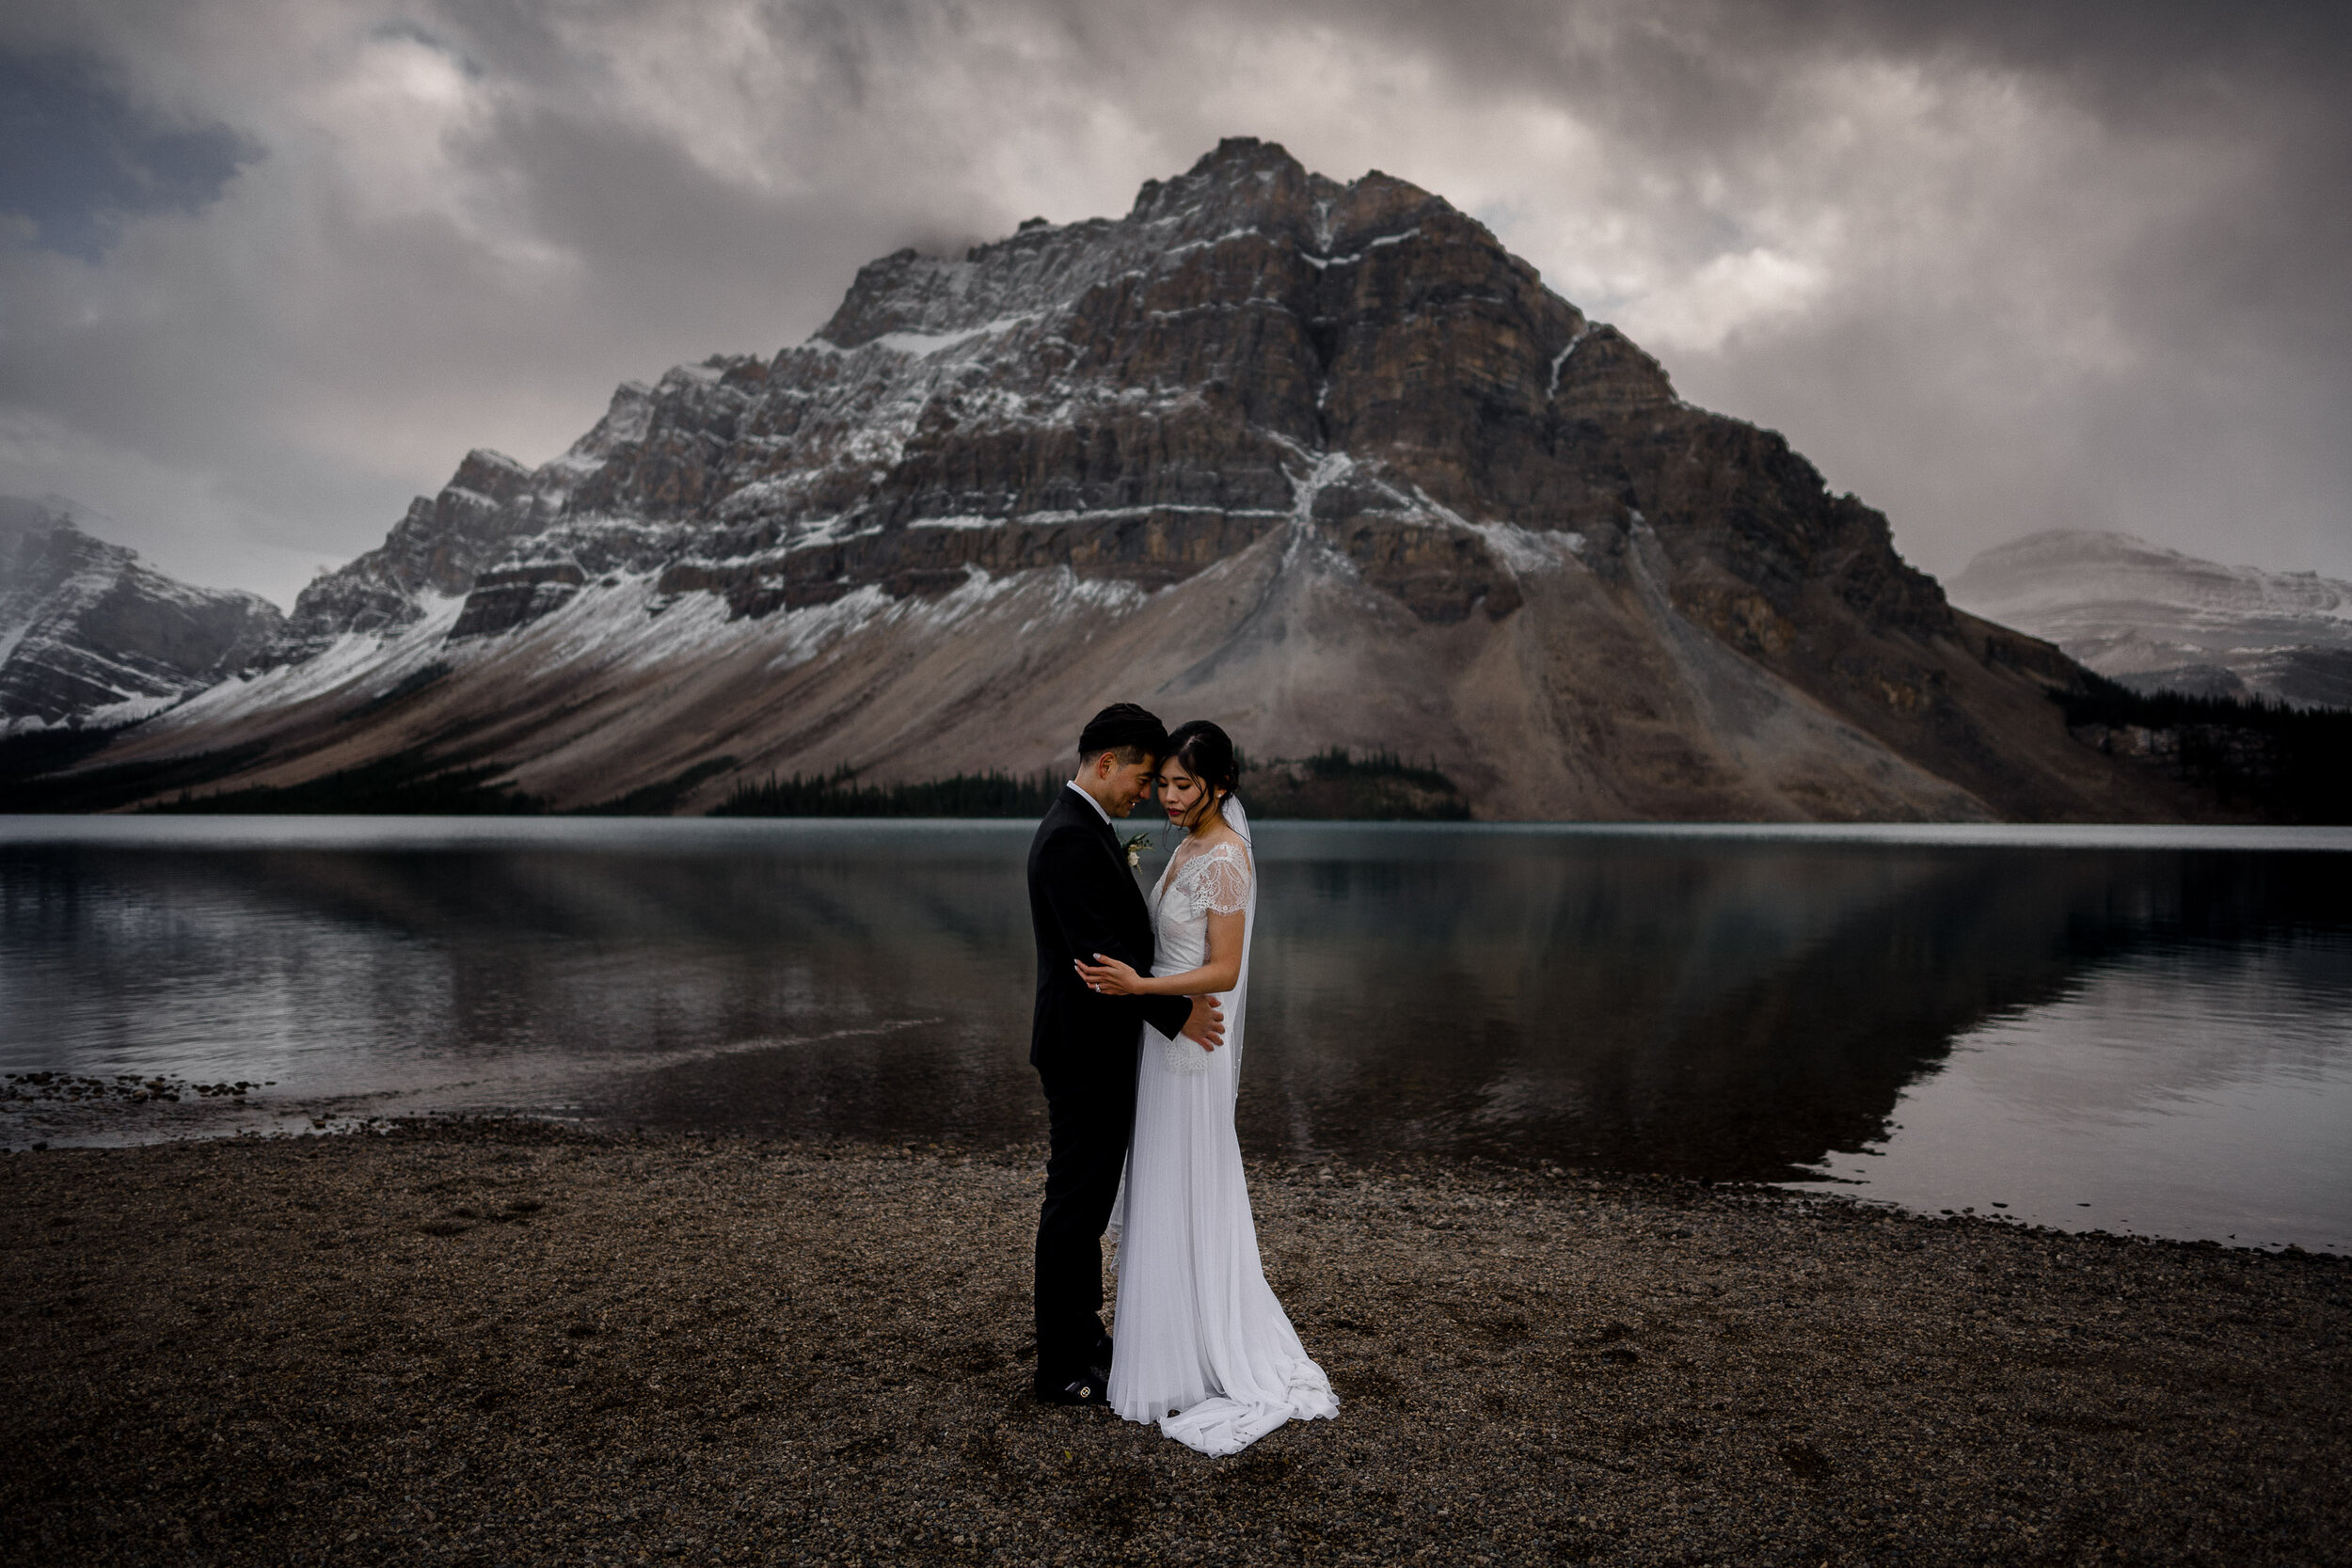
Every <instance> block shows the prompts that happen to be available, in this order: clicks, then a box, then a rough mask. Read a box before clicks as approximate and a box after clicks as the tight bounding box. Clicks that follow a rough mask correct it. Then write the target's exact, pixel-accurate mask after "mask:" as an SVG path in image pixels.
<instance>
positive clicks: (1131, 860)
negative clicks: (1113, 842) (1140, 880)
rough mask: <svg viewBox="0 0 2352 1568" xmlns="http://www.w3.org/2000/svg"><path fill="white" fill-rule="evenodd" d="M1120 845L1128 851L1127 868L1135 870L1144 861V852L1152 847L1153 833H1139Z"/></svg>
mask: <svg viewBox="0 0 2352 1568" xmlns="http://www.w3.org/2000/svg"><path fill="white" fill-rule="evenodd" d="M1120 847H1121V848H1123V849H1125V850H1126V851H1127V869H1128V870H1130V871H1133V870H1134V869H1135V868H1136V866H1138V865H1141V864H1142V863H1143V852H1144V851H1145V850H1146V849H1149V848H1151V847H1152V835H1151V834H1150V833H1137V834H1136V835H1135V837H1133V838H1131V839H1129V840H1128V841H1127V842H1126V843H1125V844H1123V845H1121V846H1120Z"/></svg>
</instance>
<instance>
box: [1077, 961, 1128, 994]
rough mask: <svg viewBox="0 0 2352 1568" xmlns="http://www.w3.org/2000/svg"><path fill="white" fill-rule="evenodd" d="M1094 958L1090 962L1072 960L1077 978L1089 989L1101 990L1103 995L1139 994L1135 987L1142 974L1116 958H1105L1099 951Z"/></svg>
mask: <svg viewBox="0 0 2352 1568" xmlns="http://www.w3.org/2000/svg"><path fill="white" fill-rule="evenodd" d="M1094 959H1095V961H1094V962H1092V963H1088V962H1087V961H1086V960H1085V959H1084V958H1076V959H1073V960H1072V961H1073V964H1074V965H1075V966H1076V968H1077V971H1078V978H1079V979H1081V980H1084V981H1085V982H1086V984H1087V989H1088V990H1096V991H1101V992H1102V993H1103V994H1104V996H1139V995H1141V994H1142V992H1141V991H1140V990H1138V989H1137V988H1138V986H1139V985H1140V983H1141V981H1142V978H1143V976H1141V975H1139V974H1136V972H1135V971H1134V970H1132V969H1130V968H1128V967H1127V966H1126V965H1125V964H1123V963H1120V961H1119V960H1118V959H1117V958H1106V957H1104V955H1103V954H1101V953H1097V954H1095V955H1094Z"/></svg>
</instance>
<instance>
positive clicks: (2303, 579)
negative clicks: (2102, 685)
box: [1951, 531, 2352, 708]
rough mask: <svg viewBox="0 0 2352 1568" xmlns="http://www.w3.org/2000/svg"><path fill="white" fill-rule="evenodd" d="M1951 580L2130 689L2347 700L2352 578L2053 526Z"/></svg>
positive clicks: (1974, 599)
mask: <svg viewBox="0 0 2352 1568" xmlns="http://www.w3.org/2000/svg"><path fill="white" fill-rule="evenodd" d="M1951 594H1952V598H1953V599H1954V601H1955V602H1957V603H1961V604H1964V605H1966V606H1968V608H1969V609H1970V610H1973V611H1974V612H1976V613H1977V614H1979V615H1981V616H1983V617H1985V618H1986V619H1987V620H1992V621H1998V622H2000V623H2001V624H2002V625H2004V626H2014V627H2016V628H2017V629H2018V630H2020V631H2024V632H2029V633H2031V634H2032V635H2034V636H2036V637H2042V638H2047V639H2048V640H2049V641H2053V642H2055V643H2057V644H2058V646H2059V647H2060V648H2061V649H2063V650H2064V651H2065V652H2066V653H2067V654H2068V655H2069V656H2070V657H2074V658H2077V659H2080V660H2081V661H2082V662H2083V663H2084V664H2085V665H2087V666H2088V667H2090V669H2092V670H2095V671H2097V672H2098V673H2100V674H2103V675H2106V676H2107V677H2108V678H2109V679H2112V680H2117V681H2121V682H2122V683H2123V684H2124V685H2126V686H2128V687H2131V688H2132V689H2135V690H2138V691H2149V692H2153V691H2179V692H2183V693H2185V694H2187V695H2191V696H2209V697H2239V698H2243V697H2251V696H2262V697H2269V698H2272V699H2275V700H2277V701H2280V702H2286V703H2293V704H2295V705H2298V706H2304V707H2336V708H2352V583H2346V582H2339V581H2335V580H2333V579H2331V578H2323V577H2321V576H2319V575H2318V574H2317V573H2315V572H2267V571H2264V570H2262V569H2261V568H2259V567H2254V566H2224V565H2222V564H2220V563H2219V562H2212V561H2202V560H2200V559H2198V558H2197V557H2195V556H2191V555H2184V554H2182V553H2181V552H2180V551H2178V550H2171V549H2166V548H2164V547H2162V546H2156V545H2152V544H2150V543H2148V542H2147V541H2146V540H2144V539H2137V538H2134V537H2133V536H2132V535H2130V534H2128V533H2112V532H2091V531H2050V532H2045V533H2036V534H2030V535H2028V536H2026V538H2023V539H2017V540H2012V541H2011V542H2010V543H2009V544H2006V545H2000V546H1995V547H1994V548H1993V549H1989V550H1986V551H1984V552H1983V553H1982V554H1980V555H1979V556H1978V557H1977V558H1976V559H1975V560H1974V561H1972V562H1969V563H1968V567H1967V569H1966V570H1965V571H1963V573H1961V575H1960V576H1959V577H1957V578H1953V579H1952V584H1951Z"/></svg>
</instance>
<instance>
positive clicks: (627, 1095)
mask: <svg viewBox="0 0 2352 1568" xmlns="http://www.w3.org/2000/svg"><path fill="white" fill-rule="evenodd" d="M1142 826H1146V827H1148V826H1149V824H1142ZM1029 832H1030V829H1029V825H1028V824H1026V823H1003V824H997V823H920V822H912V823H911V822H892V823H873V824H865V823H857V824H852V823H834V822H807V821H799V822H792V821H787V822H746V821H645V820H613V819H604V820H597V819H574V820H555V821H544V820H541V821H526V822H521V823H516V822H499V821H482V820H473V821H466V820H447V819H441V820H421V819H369V820H360V819H334V818H303V819H291V818H278V819H270V818H245V819H221V818H212V819H203V818H193V819H191V818H179V819H173V818H97V819H92V818H28V817H19V818H0V1070H5V1071H8V1072H11V1073H18V1074H24V1073H38V1072H47V1073H70V1074H73V1075H76V1076H77V1077H85V1078H96V1079H101V1080H104V1081H106V1082H108V1083H109V1084H112V1083H115V1082H116V1081H117V1080H118V1077H119V1078H120V1086H121V1092H111V1093H108V1094H106V1095H104V1096H103V1097H93V1096H88V1095H85V1097H84V1098H81V1099H73V1098H71V1097H70V1094H71V1091H69V1090H68V1089H67V1088H65V1087H64V1086H62V1085H59V1084H57V1083H56V1082H52V1083H49V1084H47V1085H39V1084H35V1085H25V1084H24V1082H23V1081H22V1080H19V1082H18V1083H17V1084H15V1085H10V1087H12V1088H14V1089H15V1090H16V1092H17V1095H18V1098H16V1099H12V1100H8V1101H5V1103H4V1107H0V1145H6V1146H9V1147H14V1148H24V1147H25V1146H26V1145H28V1144H30V1143H32V1142H34V1141H37V1140H39V1141H46V1142H50V1143H53V1144H68V1143H101V1142H129V1141H138V1140H146V1139H153V1138H159V1137H171V1136H181V1135H188V1134H195V1133H216V1132H233V1131H240V1130H247V1129H251V1130H261V1131H297V1130H299V1131H309V1130H313V1129H314V1128H315V1127H316V1126H317V1125H318V1124H320V1123H325V1124H326V1125H328V1126H330V1127H342V1126H347V1125H351V1124H353V1123H355V1122H360V1121H364V1120H366V1119H367V1118H371V1117H389V1116H403V1115H415V1114H421V1113H441V1112H453V1111H514V1112H520V1113H525V1114H530V1115H537V1116H549V1117H564V1118H571V1119H578V1120H581V1121H586V1122H590V1123H595V1124H599V1125H610V1126H620V1127H640V1126H642V1127H645V1128H648V1129H663V1130H674V1131H683V1130H705V1131H713V1132H744V1133H755V1134H768V1133H800V1132H843V1133H853V1134H858V1135H861V1136H869V1137H870V1136H881V1137H887V1138H892V1139H901V1140H907V1141H920V1142H932V1141H938V1140H942V1139H952V1140H960V1141H965V1142H970V1141H974V1140H1002V1139H1022V1138H1027V1137H1030V1136H1034V1135H1036V1134H1037V1133H1038V1132H1040V1131H1041V1125H1042V1114H1041V1107H1040V1103H1039V1100H1038V1095H1037V1091H1036V1080H1035V1078H1034V1076H1033V1075H1032V1074H1031V1072H1030V1070H1029V1069H1028V1066H1027V1063H1026V1059H1025V1056H1026V1048H1027V1033H1028V1007H1029V995H1030V989H1031V986H1032V974H1033V970H1032V966H1033V962H1034V959H1033V958H1032V955H1031V947H1030V940H1029V932H1028V915H1027V908H1026V902H1025V894H1024V890H1023V884H1022V877H1021V861H1022V856H1023V853H1024V851H1025V847H1026V845H1027V841H1028V836H1029ZM1157 836H1159V837H1160V838H1162V839H1163V841H1165V838H1166V833H1165V832H1164V831H1163V832H1161V833H1160V834H1158V835H1157ZM1260 859H1261V863H1262V866H1263V893H1262V897H1261V904H1260V912H1261V919H1262V921H1263V929H1262V931H1261V933H1260V936H1259V939H1258V948H1257V958H1256V964H1255V973H1254V983H1255V990H1254V993H1253V996H1252V999H1251V1016H1250V1037H1249V1042H1248V1059H1247V1064H1246V1066H1245V1069H1244V1071H1243V1080H1244V1085H1243V1092H1242V1101H1241V1106H1240V1118H1241V1127H1242V1138H1243V1143H1244V1146H1245V1148H1248V1149H1249V1150H1251V1151H1252V1152H1254V1153H1256V1154H1260V1155H1265V1156H1275V1157H1290V1158H1300V1159H1314V1158H1318V1157H1323V1156H1327V1155H1340V1156H1346V1155H1349V1154H1356V1153H1363V1152H1369V1151H1378V1150H1424V1151H1454V1152H1469V1153H1475V1154H1480V1155H1486V1156H1492V1157H1498V1158H1502V1159H1505V1160H1510V1161H1515V1162H1533V1161H1536V1160H1543V1159H1549V1160H1556V1161H1559V1162H1561V1163H1563V1164H1569V1165H1579V1166H1589V1167H1594V1168H1606V1169H1617V1170H1642V1171H1660V1172H1668V1173H1675V1174H1681V1175H1690V1176H1704V1177H1712V1178H1716V1179H1741V1180H1772V1181H1784V1182H1791V1183H1797V1184H1804V1185H1819V1186H1822V1187H1824V1188H1828V1189H1831V1190H1836V1191H1842V1192H1848V1193H1851V1194H1854V1195H1856V1196H1864V1197H1869V1198H1879V1199H1884V1200H1887V1201H1890V1202H1894V1203H1898V1204H1900V1205H1903V1206H1906V1207H1910V1208H1915V1209H1922V1210H1927V1211H1930V1212H1932V1211H1936V1210H1941V1209H1949V1210H1954V1211H1961V1210H1969V1209H1973V1210H1975V1211H1976V1212H1979V1213H1984V1214H1993V1213H2005V1214H2008V1215H2010V1216H2011V1217H2015V1218H2020V1219H2026V1220H2030V1221H2033V1222H2037V1223H2042V1224H2049V1225H2057V1226H2063V1227H2074V1228H2100V1229H2110V1230H2131V1231H2135V1232H2139V1233H2145V1234H2159V1235H2169V1236H2180V1237H2209V1238H2212V1239H2215V1240H2225V1241H2234V1242H2235V1243H2238V1244H2240V1245H2271V1246H2275V1245H2282V1244H2286V1243H2299V1244H2301V1245H2303V1246H2306V1247H2311V1248H2315V1249H2316V1248H2335V1249H2345V1248H2352V832H2347V831H2344V830H2325V829H2323V830H2292V831H2289V830H2225V831H2212V830H2194V831H2192V830H2146V829H1989V830H1988V829H1908V830H1903V829H1819V828H1816V829H1796V830H1791V829H1771V830H1767V829H1737V828H1733V829H1679V830H1665V829H1659V830H1649V829H1645V830H1626V829H1605V828H1574V827H1524V828H1521V827H1493V826H1447V827H1419V826H1406V825H1372V826H1365V825H1355V824H1314V823H1268V824H1265V825H1263V827H1262V829H1261V830H1260ZM1155 869H1156V866H1153V865H1150V864H1147V870H1155ZM134 1079H135V1080H138V1081H141V1082H144V1081H148V1080H153V1079H163V1080H167V1081H168V1084H167V1087H168V1088H169V1090H170V1091H171V1092H175V1093H178V1094H179V1096H180V1098H179V1099H178V1100H177V1101H170V1100H166V1099H162V1098H151V1099H149V1100H148V1101H145V1102H142V1103H132V1102H130V1101H129V1099H128V1093H129V1091H130V1089H131V1087H132V1080H134ZM238 1081H245V1082H247V1083H250V1084H252V1085H257V1086H256V1087H254V1088H252V1089H251V1090H249V1091H248V1093H247V1095H246V1097H245V1099H244V1100H242V1101H238V1100H235V1099H233V1098H231V1097H230V1096H228V1095H211V1096H206V1095H199V1094H197V1093H195V1092H193V1088H192V1087H191V1086H190V1085H197V1084H203V1085H214V1084H221V1083H235V1082H238Z"/></svg>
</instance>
